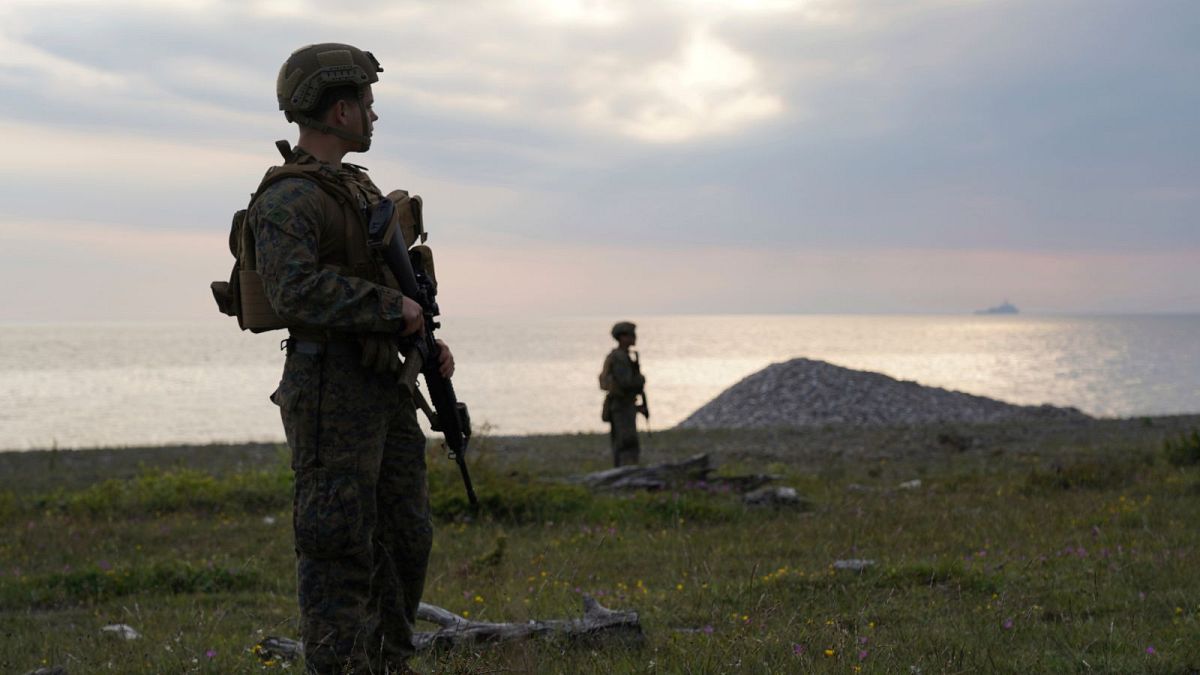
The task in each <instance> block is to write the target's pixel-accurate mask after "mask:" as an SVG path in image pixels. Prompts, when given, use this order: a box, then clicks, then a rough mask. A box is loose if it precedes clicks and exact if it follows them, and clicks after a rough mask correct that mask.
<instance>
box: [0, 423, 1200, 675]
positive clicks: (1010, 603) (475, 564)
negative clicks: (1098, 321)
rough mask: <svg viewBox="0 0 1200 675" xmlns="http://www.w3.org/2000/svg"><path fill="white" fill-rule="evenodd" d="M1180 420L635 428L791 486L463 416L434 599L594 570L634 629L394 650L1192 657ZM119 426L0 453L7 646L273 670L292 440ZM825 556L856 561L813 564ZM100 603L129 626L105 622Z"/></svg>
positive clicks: (777, 667)
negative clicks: (631, 464)
mask: <svg viewBox="0 0 1200 675" xmlns="http://www.w3.org/2000/svg"><path fill="white" fill-rule="evenodd" d="M1195 424H1196V420H1195V419H1194V418H1155V419H1153V420H1150V421H1149V424H1146V423H1144V422H1140V421H1139V422H1137V423H1134V422H1130V423H1124V422H1103V423H1097V424H1094V425H1084V426H1079V425H1075V426H1063V427H1060V428H1045V427H1033V426H1031V427H1011V426H993V427H978V428H972V427H956V428H955V429H954V430H952V431H953V433H955V434H958V435H968V436H970V437H972V438H974V439H975V443H974V444H973V445H971V447H970V449H969V450H967V451H963V450H962V449H961V447H957V448H956V447H950V446H947V445H946V444H942V443H939V442H938V436H939V434H943V433H946V430H945V429H935V428H929V429H924V428H917V429H885V430H853V431H846V430H832V429H830V430H820V431H814V432H808V433H804V432H755V433H745V434H733V433H726V432H719V433H701V432H659V433H656V434H655V435H654V438H652V439H647V446H648V448H647V455H648V458H649V459H651V460H653V461H660V460H665V459H677V458H682V457H685V456H687V455H689V454H692V453H694V452H698V451H704V450H708V451H710V452H712V453H713V454H714V456H715V457H716V458H717V460H718V462H719V463H720V465H721V470H722V471H723V472H730V473H735V472H741V471H747V472H749V471H753V472H770V473H778V474H781V475H783V476H785V479H784V481H783V482H784V483H785V484H788V485H792V486H794V487H796V488H797V489H798V490H799V491H800V492H801V493H802V494H804V495H805V496H806V497H808V498H809V499H810V500H811V502H812V503H813V505H814V506H813V508H812V509H811V510H808V511H802V512H774V511H760V510H751V509H747V508H745V507H743V506H742V505H741V504H740V503H739V502H738V500H737V497H736V496H734V495H730V494H723V493H710V492H703V491H685V492H664V493H658V494H635V495H619V494H595V493H591V492H588V491H586V490H584V489H582V488H579V487H577V486H573V485H567V484H564V483H562V482H559V481H558V480H557V479H558V478H561V477H563V476H566V475H568V474H573V473H579V472H583V471H588V470H595V469H599V468H603V466H604V462H605V457H606V456H607V454H606V451H605V449H604V444H605V441H606V439H605V438H604V437H603V436H590V435H577V436H547V437H530V438H489V439H481V442H479V443H477V445H476V450H477V451H478V452H477V455H476V456H475V458H474V461H473V467H472V468H473V470H474V472H475V480H476V486H477V489H478V490H479V493H480V497H481V499H482V501H483V510H482V512H481V513H480V514H479V515H478V516H476V517H473V518H468V517H467V516H466V511H465V500H464V498H463V497H462V494H461V490H462V489H461V485H460V484H459V482H458V477H457V472H456V471H455V469H454V467H453V465H452V464H451V463H449V462H447V461H446V460H445V459H444V458H443V457H442V456H441V454H440V453H437V452H431V454H430V466H431V480H430V486H431V498H432V502H433V506H434V512H435V515H436V521H437V529H436V534H435V544H434V551H433V559H432V567H431V572H430V576H429V580H428V584H427V591H426V597H425V600H426V601H428V602H431V603H433V604H437V605H441V606H443V607H446V608H447V609H450V610H452V611H455V612H459V613H461V614H464V615H468V616H470V618H476V619H484V620H492V621H525V620H528V619H547V618H567V617H574V616H578V614H579V613H580V611H581V598H582V595H583V594H590V595H593V596H594V597H596V598H597V599H599V600H600V601H601V602H602V603H603V604H604V605H606V606H608V607H610V608H613V609H628V610H636V611H637V612H638V613H639V616H640V618H641V621H642V624H643V627H644V629H645V632H646V640H645V642H644V644H641V645H630V644H603V643H602V644H594V643H593V644H582V643H581V644H570V643H564V642H560V641H529V642H524V643H519V644H509V645H498V646H477V647H472V648H462V649H456V650H452V651H449V652H444V653H437V654H427V655H422V656H421V657H420V658H419V659H417V661H416V662H415V663H414V665H415V666H417V667H418V668H419V669H421V670H424V671H429V672H446V673H494V672H520V673H579V672H617V673H627V672H638V673H722V672H728V673H735V672H754V673H760V672H761V673H796V672H855V671H857V670H861V672H878V673H891V672H905V673H907V672H916V670H913V669H914V668H915V669H918V670H919V671H920V672H923V673H942V672H976V671H987V672H1011V673H1031V672H1089V671H1095V672H1134V673H1140V672H1147V673H1188V672H1195V671H1196V670H1197V669H1200V656H1198V655H1197V650H1196V649H1195V640H1196V636H1197V635H1200V577H1197V575H1196V574H1195V569H1196V568H1197V564H1198V563H1200V559H1198V556H1200V551H1198V550H1197V539H1196V531H1197V525H1200V466H1197V465H1193V464H1189V463H1178V462H1175V461H1173V459H1172V457H1173V455H1172V454H1171V452H1172V446H1171V445H1170V443H1173V442H1177V441H1170V442H1168V440H1169V439H1179V438H1181V435H1182V434H1184V433H1185V432H1188V431H1189V430H1190V429H1191V428H1194V427H1195ZM1189 425H1190V426H1189ZM959 445H960V446H961V444H959ZM125 452H129V453H130V454H129V455H128V456H123V455H121V451H114V452H111V453H110V452H96V453H94V454H92V453H89V452H78V453H58V454H59V455H60V456H59V457H57V458H55V459H54V462H55V471H56V472H58V474H59V475H56V476H53V477H52V478H51V477H47V476H45V475H42V474H44V473H45V472H47V471H48V470H49V462H50V453H22V454H21V456H20V457H15V456H6V457H4V458H3V459H2V462H0V463H3V464H4V465H5V467H6V468H10V469H11V471H6V472H5V473H3V474H0V516H3V517H2V518H0V672H6V673H7V672H16V673H22V672H26V671H29V670H33V669H34V668H36V667H39V666H41V665H47V664H59V665H63V666H66V667H67V668H68V669H69V670H70V672H72V673H91V672H120V673H164V672H170V673H182V672H200V673H250V672H263V671H281V672H287V671H283V668H282V664H274V665H272V666H263V665H262V664H261V663H260V662H259V661H258V660H257V659H256V657H255V656H254V655H253V654H252V653H250V651H249V650H250V648H251V647H252V646H253V645H254V644H255V643H256V642H257V641H258V640H260V639H262V637H264V636H265V635H284V636H292V637H294V636H295V635H296V633H297V631H296V625H295V621H296V610H295V598H294V592H295V580H294V560H293V552H292V547H291V533H290V497H289V490H290V484H291V476H290V472H289V471H288V469H287V467H286V458H285V456H284V455H283V454H282V453H281V452H280V451H279V450H278V449H276V448H265V447H261V446H248V447H243V448H210V449H204V450H203V451H197V452H194V453H185V452H174V451H171V452H168V451H164V452H163V455H165V456H166V457H160V456H156V455H155V454H154V453H152V452H149V451H136V452H135V451H125ZM89 455H90V456H91V459H90V460H89ZM239 456H240V457H241V459H239ZM914 478H920V480H921V486H920V487H919V488H917V489H900V488H899V487H898V486H899V485H900V484H901V483H903V482H905V481H909V480H911V479H914ZM845 558H865V559H870V560H873V561H875V565H874V566H872V567H869V568H867V569H865V570H863V571H862V572H854V571H841V570H836V569H834V568H833V565H832V564H833V562H834V561H835V560H838V559H845ZM111 623H126V624H129V625H131V626H133V627H134V628H136V629H137V630H138V631H139V632H141V633H142V634H143V638H142V639H140V640H134V641H123V640H119V639H116V638H114V637H113V636H112V635H108V634H103V633H101V631H100V628H101V627H102V626H104V625H107V624H111ZM425 628H427V629H428V628H430V627H428V626H426V627H425ZM297 668H298V664H293V665H292V666H291V668H290V672H296V671H297Z"/></svg>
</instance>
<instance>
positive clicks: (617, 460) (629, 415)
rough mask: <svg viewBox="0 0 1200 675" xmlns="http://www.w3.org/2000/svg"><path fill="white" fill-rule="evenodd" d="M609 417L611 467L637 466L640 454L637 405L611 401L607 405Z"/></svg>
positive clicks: (615, 400) (631, 402)
mask: <svg viewBox="0 0 1200 675" xmlns="http://www.w3.org/2000/svg"><path fill="white" fill-rule="evenodd" d="M608 406H609V408H608V414H609V415H610V416H611V419H610V421H609V423H610V424H611V425H612V426H611V427H610V428H609V432H608V437H609V441H610V442H611V443H612V454H613V466H623V465H625V464H637V463H638V461H639V455H640V453H641V446H640V445H639V444H638V435H637V405H636V404H635V403H634V401H632V400H631V401H629V402H625V401H620V400H617V399H612V400H611V401H610V402H609V404H608Z"/></svg>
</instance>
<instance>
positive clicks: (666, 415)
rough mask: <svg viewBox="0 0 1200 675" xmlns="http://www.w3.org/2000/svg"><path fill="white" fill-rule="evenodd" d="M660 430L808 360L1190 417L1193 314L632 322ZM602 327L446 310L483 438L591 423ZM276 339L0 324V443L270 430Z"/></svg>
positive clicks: (209, 437)
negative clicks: (764, 375) (751, 378)
mask: <svg viewBox="0 0 1200 675" xmlns="http://www.w3.org/2000/svg"><path fill="white" fill-rule="evenodd" d="M633 320H634V321H636V322H637V323H638V325H639V338H640V344H639V345H638V348H639V349H640V351H641V354H642V361H643V368H644V370H645V373H646V376H647V379H648V381H649V394H650V402H651V406H652V411H653V413H654V417H653V418H652V421H653V426H654V428H656V429H661V428H665V427H670V426H673V425H675V424H676V423H678V422H679V421H680V420H682V419H683V418H684V417H686V416H687V415H688V414H689V413H691V412H692V411H693V410H695V409H696V408H698V407H699V406H701V405H703V404H704V403H706V402H708V401H709V400H710V399H712V397H714V396H716V395H717V394H718V393H720V392H721V391H722V390H724V389H725V388H726V387H728V386H730V385H732V384H733V383H735V382H737V381H738V380H740V379H741V378H743V377H745V376H747V375H750V374H751V373H753V372H755V371H757V370H759V369H761V368H763V367H764V366H766V365H768V364H770V363H774V362H778V361H783V360H786V359H789V358H793V357H798V356H804V357H808V358H814V359H822V360H827V361H830V362H832V363H835V364H838V365H841V366H846V367H849V368H858V369H865V370H873V371H878V372H882V373H886V374H888V375H891V376H893V377H897V378H901V379H909V380H915V381H918V382H920V383H922V384H928V385H936V386H941V387H946V388H950V389H957V390H960V391H966V392H970V393H973V394H981V395H985V396H991V397H994V398H999V399H1003V400H1007V401H1011V402H1014V403H1024V404H1040V403H1052V404H1056V405H1071V406H1076V407H1078V408H1080V409H1082V410H1084V411H1085V412H1088V413H1091V414H1094V415H1110V416H1132V415H1141V414H1166V413H1179V412H1197V411H1200V341H1197V340H1195V338H1194V336H1195V335H1197V334H1200V317H1198V316H1138V317H1031V316H765V317H762V316H717V317H643V318H637V317H634V318H633ZM611 323H612V321H611V320H608V319H542V320H528V321H500V320H492V319H486V320H485V319H454V320H447V322H446V324H447V325H446V327H445V329H444V330H443V331H442V333H441V336H442V337H444V338H445V339H446V340H447V342H449V343H450V344H451V346H452V347H453V349H454V351H455V355H456V357H457V361H458V363H459V372H458V374H457V375H456V377H455V387H456V388H457V390H458V392H459V396H460V397H461V398H462V399H463V400H465V401H467V402H469V403H470V405H471V410H472V417H473V419H474V420H475V421H476V423H477V424H479V423H481V422H486V423H487V424H488V425H489V427H490V428H491V431H492V432H493V433H501V434H518V433H549V432H561V431H599V430H602V429H604V425H603V424H602V423H601V422H600V401H601V399H602V398H603V394H602V393H601V392H600V390H599V387H598V386H597V382H596V373H597V372H598V371H599V368H600V363H601V361H602V360H603V358H604V355H605V354H606V353H607V352H608V350H609V349H610V348H611V345H612V341H611V339H610V338H609V337H608V328H609V326H610V325H611ZM282 337H283V335H282V334H277V333H268V334H264V335H251V334H242V333H239V332H238V331H237V329H236V327H235V326H234V325H232V323H229V322H220V321H212V322H202V323H197V324H153V325H137V324H102V325H94V324H90V325H72V326H66V325H55V326H47V325H4V326H0V448H8V449H27V448H32V447H49V446H51V445H52V444H55V443H57V444H58V445H59V446H60V447H93V446H101V445H144V444H155V443H168V442H212V441H240V440H270V441H275V440H280V439H281V437H282V432H281V430H280V426H279V418H278V414H277V411H276V409H275V407H274V406H273V405H271V403H270V402H269V401H268V400H267V396H268V395H269V394H270V393H271V391H272V390H273V389H274V387H275V384H276V382H277V381H278V378H279V371H280V368H281V366H282V361H283V357H282V355H281V353H280V352H279V350H278V345H279V340H280V339H281V338H282Z"/></svg>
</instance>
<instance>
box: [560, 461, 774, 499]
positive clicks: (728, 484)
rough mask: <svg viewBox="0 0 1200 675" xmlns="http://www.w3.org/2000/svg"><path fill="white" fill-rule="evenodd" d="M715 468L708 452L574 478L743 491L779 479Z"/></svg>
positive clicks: (611, 485)
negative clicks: (721, 472) (722, 472)
mask: <svg viewBox="0 0 1200 675" xmlns="http://www.w3.org/2000/svg"><path fill="white" fill-rule="evenodd" d="M715 470H716V467H714V466H713V465H712V461H711V460H710V459H709V457H708V455H707V454H704V453H701V454H699V455H693V456H691V457H688V458H687V459H685V460H682V461H679V462H664V463H662V464H653V465H651V466H637V465H629V466H619V467H616V468H615V469H605V470H604V471H597V472H595V473H589V474H585V475H583V476H576V477H574V478H571V479H570V481H571V482H573V483H579V484H581V485H585V486H587V487H589V488H592V489H595V490H666V489H678V488H697V489H709V490H728V491H731V492H737V493H743V492H750V491H751V490H755V489H757V488H760V487H762V486H764V485H766V484H767V483H770V482H772V481H775V480H778V479H779V477H778V476H771V475H768V474H748V475H744V476H713V475H712V472H713V471H715Z"/></svg>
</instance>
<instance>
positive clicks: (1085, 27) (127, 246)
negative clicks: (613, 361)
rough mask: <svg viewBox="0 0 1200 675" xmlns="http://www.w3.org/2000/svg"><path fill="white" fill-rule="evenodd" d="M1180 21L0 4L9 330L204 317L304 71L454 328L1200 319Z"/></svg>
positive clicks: (919, 9)
mask: <svg viewBox="0 0 1200 675" xmlns="http://www.w3.org/2000/svg"><path fill="white" fill-rule="evenodd" d="M1197 36H1200V3H1198V2H1195V1H1194V0H1137V1H1134V0H1124V1H1119V2H1118V1H1110V0H1028V1H1025V0H903V1H901V0H794V1H789V0H758V1H751V0H746V1H744V2H734V1H727V2H719V1H717V0H675V1H666V0H664V1H661V2H647V1H646V0H629V1H620V0H613V1H602V0H594V1H589V0H512V1H509V2H501V1H499V0H486V1H485V0H478V1H461V2H448V1H447V2H424V3H410V2H397V1H394V0H389V1H387V2H383V1H380V2H371V1H360V2H357V3H352V4H345V3H330V2H301V1H296V0H262V1H254V0H237V1H229V2H226V1H224V0H180V1H177V2H165V1H163V0H142V1H134V0H103V1H95V2H93V1H84V0H75V1H71V2H59V1H57V0H36V1H27V0H5V1H4V2H3V4H0V135H2V137H3V139H4V144H5V152H4V153H3V158H2V159H0V285H2V287H3V289H4V290H3V291H2V292H0V320H74V319H95V318H171V319H175V318H204V317H213V316H215V314H214V313H215V311H216V310H215V306H214V305H213V303H212V300H211V297H210V296H209V294H208V288H207V287H208V282H209V281H211V280H213V279H217V278H221V277H224V276H227V275H228V271H229V267H230V265H231V264H232V258H231V256H230V255H229V253H228V249H227V247H226V238H227V235H228V227H229V218H230V215H231V214H232V213H233V211H235V210H237V209H239V208H242V207H244V206H245V202H246V200H247V198H248V196H249V193H250V192H252V191H253V190H254V188H255V186H256V185H257V182H258V179H259V178H260V177H261V175H262V173H263V171H264V170H265V169H266V168H267V167H268V166H270V165H271V164H273V163H277V161H278V155H277V153H276V151H275V148H274V147H273V141H275V140H276V139H279V138H289V139H292V140H294V139H295V128H294V127H293V126H291V125H288V124H287V123H286V122H285V121H284V119H283V116H282V114H281V113H279V112H278V110H277V105H276V101H275V98H274V84H275V76H276V73H277V72H278V69H279V66H280V64H281V63H282V62H283V60H284V59H285V58H286V57H287V55H288V54H289V53H290V52H291V51H292V50H293V49H295V48H296V47H299V46H301V45H304V44H308V43H312V42H326V41H336V42H349V43H352V44H355V45H357V46H360V47H362V48H363V49H368V50H371V51H372V52H374V54H375V55H376V56H377V57H378V59H379V60H380V62H382V64H383V66H384V69H385V72H384V73H383V74H382V75H381V77H382V80H381V82H380V83H379V84H378V85H377V86H376V89H375V98H376V111H377V112H378V114H379V115H380V118H381V119H380V121H379V122H378V123H377V124H376V136H375V142H374V146H373V148H372V150H371V151H370V152H369V153H367V154H365V155H352V156H350V157H349V158H348V159H349V161H354V162H356V163H361V164H365V165H366V166H368V167H370V169H371V175H372V176H373V177H374V179H375V181H376V182H377V183H378V184H379V185H380V187H382V188H383V189H384V191H385V192H386V191H388V190H390V189H393V188H404V189H408V190H410V191H411V192H415V193H419V194H421V195H422V196H423V197H424V198H425V200H426V201H425V203H426V218H427V225H428V228H429V229H430V232H431V239H430V244H431V245H433V246H434V249H435V251H436V254H437V256H438V261H439V266H438V271H439V277H441V278H442V285H443V286H442V295H443V298H442V304H443V309H444V310H446V311H447V313H455V314H468V315H480V314H497V313H500V314H511V315H516V316H519V315H522V314H536V315H539V316H552V315H609V314H629V315H644V314H652V313H729V312H845V313H855V312H966V311H970V310H972V309H976V308H979V307H983V306H987V305H992V304H996V303H998V302H1000V301H1001V300H1004V299H1006V298H1007V299H1010V300H1012V301H1013V302H1014V303H1016V304H1017V305H1019V306H1021V307H1022V308H1023V309H1027V310H1032V311H1044V312H1156V311H1190V312H1195V311H1200V289H1198V286H1200V282H1198V281H1197V279H1198V278H1200V277H1198V270H1200V227H1198V224H1200V223H1198V220H1197V213H1200V134H1198V131H1197V130H1198V128H1200V127H1198V125H1197V115H1198V111H1200V39H1197Z"/></svg>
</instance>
